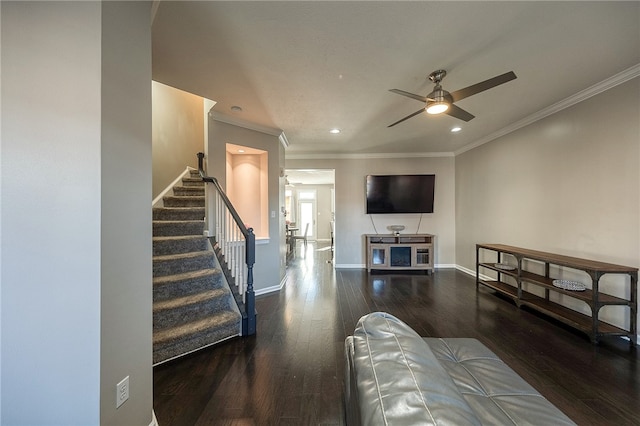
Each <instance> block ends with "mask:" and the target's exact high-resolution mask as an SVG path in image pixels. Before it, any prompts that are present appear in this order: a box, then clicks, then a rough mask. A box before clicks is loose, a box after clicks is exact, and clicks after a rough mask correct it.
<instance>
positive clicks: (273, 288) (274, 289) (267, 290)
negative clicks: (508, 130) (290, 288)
mask: <svg viewBox="0 0 640 426" xmlns="http://www.w3.org/2000/svg"><path fill="white" fill-rule="evenodd" d="M286 282H287V274H284V277H282V280H281V281H280V284H278V285H274V286H271V287H266V288H261V289H260V290H255V294H256V296H261V295H263V294H269V293H274V292H277V291H280V290H282V288H283V287H284V284H285V283H286Z"/></svg>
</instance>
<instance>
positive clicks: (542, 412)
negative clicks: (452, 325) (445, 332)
mask: <svg viewBox="0 0 640 426" xmlns="http://www.w3.org/2000/svg"><path fill="white" fill-rule="evenodd" d="M424 340H425V342H426V343H427V344H428V345H429V347H430V348H431V350H432V351H433V354H434V355H435V356H436V358H437V359H438V360H439V361H440V363H441V365H442V366H443V367H444V368H445V369H446V371H447V372H448V374H449V376H450V377H451V378H452V379H453V381H454V383H455V384H456V386H457V388H458V390H459V391H460V392H461V393H462V395H464V398H465V399H466V400H467V402H468V403H469V405H470V406H471V408H472V409H473V411H474V412H475V413H476V415H477V416H478V417H479V418H481V419H482V423H484V424H517V425H573V424H574V423H573V422H572V421H571V420H570V419H569V418H568V417H567V416H565V415H564V414H563V413H562V412H561V411H560V410H559V409H557V408H556V407H555V406H554V405H553V404H551V403H550V402H549V401H548V400H547V399H545V398H544V397H543V396H542V395H540V393H539V392H538V391H536V390H535V389H534V388H533V387H532V386H531V385H529V384H528V383H527V382H525V381H524V379H522V378H521V377H520V376H519V375H518V374H517V373H516V372H515V371H513V370H512V369H511V368H510V367H509V366H508V365H506V364H505V363H504V362H503V361H502V360H501V359H500V358H498V356H497V355H496V354H494V353H493V352H491V350H489V348H487V347H486V346H485V345H483V344H482V343H480V342H479V341H478V340H476V339H467V338H448V339H438V338H431V337H427V338H424Z"/></svg>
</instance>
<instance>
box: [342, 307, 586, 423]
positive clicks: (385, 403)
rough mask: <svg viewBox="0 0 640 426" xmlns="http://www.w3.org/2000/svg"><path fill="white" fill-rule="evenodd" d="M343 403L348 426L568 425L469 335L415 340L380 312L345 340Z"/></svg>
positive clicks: (405, 328)
mask: <svg viewBox="0 0 640 426" xmlns="http://www.w3.org/2000/svg"><path fill="white" fill-rule="evenodd" d="M345 356H346V372H345V408H346V416H347V424H348V425H351V426H355V425H367V426H368V425H401V426H409V425H482V424H485V425H556V426H558V425H573V424H574V423H573V422H572V421H571V419H569V418H568V417H567V416H566V415H564V414H563V413H562V412H561V411H560V410H559V409H558V408H556V407H555V406H554V405H553V404H551V403H550V402H549V401H548V400H547V399H545V398H544V397H543V396H542V395H540V393H539V392H537V391H536V390H535V389H534V388H533V387H531V385H529V384H528V383H527V382H525V381H524V380H523V379H522V378H521V377H520V376H518V374H516V373H515V372H514V371H513V370H512V369H511V368H509V366H507V365H506V364H505V363H504V362H503V361H502V360H501V359H500V358H498V357H497V356H496V355H495V354H494V353H493V352H491V351H490V350H489V349H488V348H487V347H486V346H484V345H483V344H482V343H480V342H479V341H478V340H476V339H468V338H450V339H447V338H444V339H441V338H423V337H421V336H419V335H418V334H417V333H416V332H415V331H414V330H413V329H411V328H410V327H409V326H408V325H407V324H405V323H404V322H402V321H400V320H399V319H398V318H396V317H394V316H392V315H390V314H387V313H383V312H374V313H371V314H368V315H365V316H363V317H362V318H361V319H360V320H359V321H358V324H357V326H356V329H355V331H354V333H353V336H349V337H347V339H346V341H345Z"/></svg>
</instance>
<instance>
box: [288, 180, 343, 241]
mask: <svg viewBox="0 0 640 426" xmlns="http://www.w3.org/2000/svg"><path fill="white" fill-rule="evenodd" d="M334 176H335V171H334V170H333V169H286V171H285V220H286V221H287V223H294V224H295V227H296V228H297V229H298V231H297V232H298V235H302V234H304V229H305V226H306V224H307V223H309V232H308V234H307V238H308V239H312V240H314V241H323V242H324V241H326V242H328V243H331V242H332V241H333V237H334V229H335V227H334V223H333V221H334V211H335V208H334V207H335V202H334V195H335V191H334V188H335V178H334Z"/></svg>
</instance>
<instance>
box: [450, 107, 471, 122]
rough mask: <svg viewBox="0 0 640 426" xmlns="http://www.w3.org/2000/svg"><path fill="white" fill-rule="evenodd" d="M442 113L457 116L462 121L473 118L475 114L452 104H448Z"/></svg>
mask: <svg viewBox="0 0 640 426" xmlns="http://www.w3.org/2000/svg"><path fill="white" fill-rule="evenodd" d="M444 113H445V114H447V115H450V116H451V117H455V118H459V119H460V120H463V121H471V120H473V119H474V118H475V115H473V114H471V113H470V112H467V111H465V110H463V109H462V108H460V107H459V106H457V105H454V104H450V105H449V109H448V110H446V111H445V112H444Z"/></svg>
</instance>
